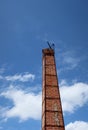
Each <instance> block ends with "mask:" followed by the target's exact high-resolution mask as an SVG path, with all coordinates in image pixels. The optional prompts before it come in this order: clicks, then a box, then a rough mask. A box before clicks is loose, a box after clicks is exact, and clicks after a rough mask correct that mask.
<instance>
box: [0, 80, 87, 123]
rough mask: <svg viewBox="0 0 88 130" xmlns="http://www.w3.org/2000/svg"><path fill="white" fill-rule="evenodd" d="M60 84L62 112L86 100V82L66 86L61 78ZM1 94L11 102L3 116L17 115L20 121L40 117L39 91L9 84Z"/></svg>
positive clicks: (83, 103) (72, 110) (73, 109)
mask: <svg viewBox="0 0 88 130" xmlns="http://www.w3.org/2000/svg"><path fill="white" fill-rule="evenodd" d="M61 85H62V86H61V87H60V92H61V99H62V106H63V111H64V113H65V112H70V113H72V112H74V111H75V110H76V109H78V108H80V107H82V106H84V105H85V104H86V103H87V102H88V84H85V83H75V84H73V85H71V86H68V85H67V83H66V81H64V80H63V81H62V84H61ZM1 96H4V97H5V98H7V99H9V100H12V102H13V106H12V107H10V108H9V107H8V109H6V110H5V111H4V112H2V114H3V116H4V118H7V119H8V118H11V117H18V118H19V119H20V120H21V121H24V120H27V119H29V118H32V119H35V120H38V119H41V106H42V105H41V102H42V100H41V99H42V94H41V92H39V93H37V94H35V92H34V91H31V90H30V89H29V91H24V90H20V89H16V88H15V89H14V86H10V87H9V89H8V90H7V91H5V92H2V93H1Z"/></svg>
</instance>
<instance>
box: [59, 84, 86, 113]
mask: <svg viewBox="0 0 88 130" xmlns="http://www.w3.org/2000/svg"><path fill="white" fill-rule="evenodd" d="M60 91H61V99H62V106H63V111H64V112H71V113H72V112H74V111H75V110H76V109H77V108H79V107H82V106H84V105H85V104H86V103H87V102H88V84H85V83H75V84H73V85H72V86H67V85H63V84H62V86H61V88H60Z"/></svg>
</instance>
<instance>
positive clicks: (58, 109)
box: [42, 48, 65, 130]
mask: <svg viewBox="0 0 88 130" xmlns="http://www.w3.org/2000/svg"><path fill="white" fill-rule="evenodd" d="M42 54H43V58H42V60H43V61H42V62H43V63H42V64H43V67H42V71H43V77H42V130H65V127H64V120H63V113H62V106H61V99H60V92H59V85H58V78H57V72H56V63H55V55H54V50H53V49H52V48H47V49H43V50H42Z"/></svg>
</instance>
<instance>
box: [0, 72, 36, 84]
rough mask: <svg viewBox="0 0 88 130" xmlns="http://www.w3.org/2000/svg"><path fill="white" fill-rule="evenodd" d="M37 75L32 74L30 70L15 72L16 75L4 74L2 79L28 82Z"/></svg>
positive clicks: (0, 76) (0, 77)
mask: <svg viewBox="0 0 88 130" xmlns="http://www.w3.org/2000/svg"><path fill="white" fill-rule="evenodd" d="M34 78H35V75H34V74H30V73H29V72H25V73H21V74H15V75H8V76H2V75H0V79H5V80H7V81H12V82H14V81H21V82H27V81H29V80H34Z"/></svg>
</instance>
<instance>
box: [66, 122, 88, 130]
mask: <svg viewBox="0 0 88 130" xmlns="http://www.w3.org/2000/svg"><path fill="white" fill-rule="evenodd" d="M65 129H66V130H87V129H88V122H84V121H75V122H71V123H69V124H68V125H67V126H66V128H65Z"/></svg>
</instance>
